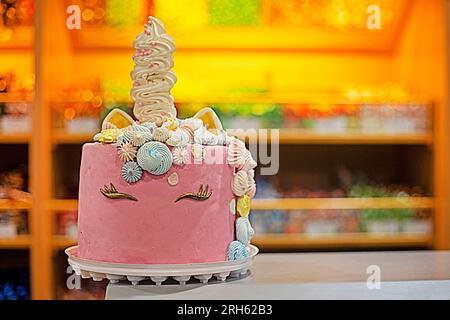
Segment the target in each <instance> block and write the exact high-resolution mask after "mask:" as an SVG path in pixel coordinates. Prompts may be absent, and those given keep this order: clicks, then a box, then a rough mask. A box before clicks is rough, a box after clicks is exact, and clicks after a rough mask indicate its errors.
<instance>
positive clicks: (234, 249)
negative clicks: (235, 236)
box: [228, 241, 249, 261]
mask: <svg viewBox="0 0 450 320" xmlns="http://www.w3.org/2000/svg"><path fill="white" fill-rule="evenodd" d="M248 257H249V253H248V250H247V247H246V246H245V245H244V244H242V243H241V242H239V241H233V242H231V243H230V246H229V247H228V260H230V261H234V260H240V259H245V258H248Z"/></svg>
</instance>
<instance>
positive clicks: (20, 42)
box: [0, 26, 34, 50]
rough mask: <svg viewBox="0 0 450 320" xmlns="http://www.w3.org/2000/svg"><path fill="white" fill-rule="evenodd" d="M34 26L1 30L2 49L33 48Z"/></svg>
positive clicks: (0, 41) (0, 47) (0, 46)
mask: <svg viewBox="0 0 450 320" xmlns="http://www.w3.org/2000/svg"><path fill="white" fill-rule="evenodd" d="M33 34H34V30H33V27H31V26H27V27H18V28H13V29H2V30H0V50H2V49H13V50H15V49H22V50H23V49H31V48H32V47H33V37H34V35H33Z"/></svg>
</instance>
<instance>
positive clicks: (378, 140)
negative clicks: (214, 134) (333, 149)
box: [227, 128, 433, 145]
mask: <svg viewBox="0 0 450 320" xmlns="http://www.w3.org/2000/svg"><path fill="white" fill-rule="evenodd" d="M227 132H229V134H231V135H234V136H236V137H238V138H240V139H245V138H248V135H249V133H245V132H244V133H243V132H242V130H235V129H229V130H227ZM252 137H253V138H254V139H255V138H256V137H255V136H252ZM258 138H259V136H258ZM268 140H269V141H272V138H271V137H270V136H269V137H268ZM279 142H280V143H281V144H375V145H377V144H384V145H403V144H406V145H429V144H432V143H433V136H432V134H403V133H399V134H388V133H386V134H379V133H377V134H375V133H374V134H369V133H363V132H361V131H359V130H358V131H355V130H354V131H351V132H348V133H320V132H314V131H313V130H308V129H294V128H293V129H280V131H279Z"/></svg>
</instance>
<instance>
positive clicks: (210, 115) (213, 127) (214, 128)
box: [194, 108, 223, 133]
mask: <svg viewBox="0 0 450 320" xmlns="http://www.w3.org/2000/svg"><path fill="white" fill-rule="evenodd" d="M194 118H197V119H200V120H202V121H203V124H205V125H207V127H208V130H209V131H211V132H213V133H217V132H218V131H221V130H223V127H222V122H221V121H220V119H219V117H218V116H217V114H216V113H215V112H214V110H213V109H211V108H203V109H201V110H200V111H199V112H197V113H196V114H195V116H194Z"/></svg>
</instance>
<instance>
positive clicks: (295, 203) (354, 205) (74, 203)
mask: <svg viewBox="0 0 450 320" xmlns="http://www.w3.org/2000/svg"><path fill="white" fill-rule="evenodd" d="M251 207H252V210H254V211H259V210H298V209H304V210H317V209H322V210H323V209H342V210H345V209H404V208H411V209H433V208H434V198H433V197H397V198H291V199H253V200H252V205H251ZM49 209H50V210H51V211H64V210H74V211H75V210H77V209H78V200H76V199H53V200H51V201H50V203H49Z"/></svg>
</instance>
